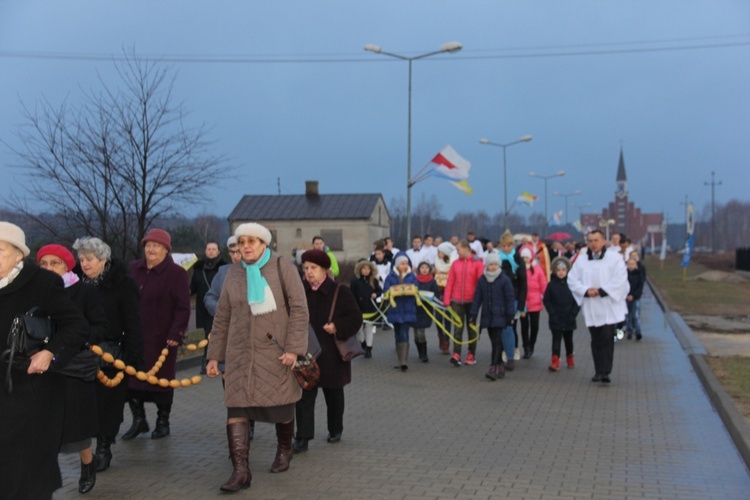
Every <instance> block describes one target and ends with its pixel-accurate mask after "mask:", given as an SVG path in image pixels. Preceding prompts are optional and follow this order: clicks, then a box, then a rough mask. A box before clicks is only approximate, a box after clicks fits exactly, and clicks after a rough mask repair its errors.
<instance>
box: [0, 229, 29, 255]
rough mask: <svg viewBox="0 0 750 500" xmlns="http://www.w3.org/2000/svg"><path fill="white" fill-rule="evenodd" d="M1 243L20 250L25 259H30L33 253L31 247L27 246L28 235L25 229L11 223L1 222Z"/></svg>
mask: <svg viewBox="0 0 750 500" xmlns="http://www.w3.org/2000/svg"><path fill="white" fill-rule="evenodd" d="M0 241H4V242H6V243H10V244H11V245H13V246H14V247H16V248H18V249H19V250H21V252H23V256H24V257H28V256H29V254H30V253H31V250H29V247H27V246H26V234H25V233H24V232H23V229H21V228H20V227H18V226H16V225H15V224H11V223H10V222H0Z"/></svg>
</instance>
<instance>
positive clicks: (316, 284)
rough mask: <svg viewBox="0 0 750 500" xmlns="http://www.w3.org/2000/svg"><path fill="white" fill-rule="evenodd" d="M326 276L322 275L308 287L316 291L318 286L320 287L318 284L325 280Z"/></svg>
mask: <svg viewBox="0 0 750 500" xmlns="http://www.w3.org/2000/svg"><path fill="white" fill-rule="evenodd" d="M327 277H328V276H325V277H323V279H322V280H320V281H316V282H315V283H310V288H312V289H313V292H317V291H318V288H320V285H322V284H323V283H324V282H325V280H326V278H327Z"/></svg>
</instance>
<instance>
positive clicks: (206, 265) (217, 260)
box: [203, 255, 224, 271]
mask: <svg viewBox="0 0 750 500" xmlns="http://www.w3.org/2000/svg"><path fill="white" fill-rule="evenodd" d="M223 262H224V261H223V260H221V255H219V256H218V257H214V258H213V259H204V260H203V269H205V270H206V271H213V270H214V268H216V266H218V265H219V264H222V263H223Z"/></svg>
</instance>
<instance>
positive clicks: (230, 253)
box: [229, 250, 242, 255]
mask: <svg viewBox="0 0 750 500" xmlns="http://www.w3.org/2000/svg"><path fill="white" fill-rule="evenodd" d="M240 253H242V252H240V251H239V250H230V251H229V255H239V254H240Z"/></svg>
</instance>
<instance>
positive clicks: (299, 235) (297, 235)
mask: <svg viewBox="0 0 750 500" xmlns="http://www.w3.org/2000/svg"><path fill="white" fill-rule="evenodd" d="M294 236H295V238H302V228H301V227H298V228H297V232H296V234H295V235H294Z"/></svg>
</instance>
